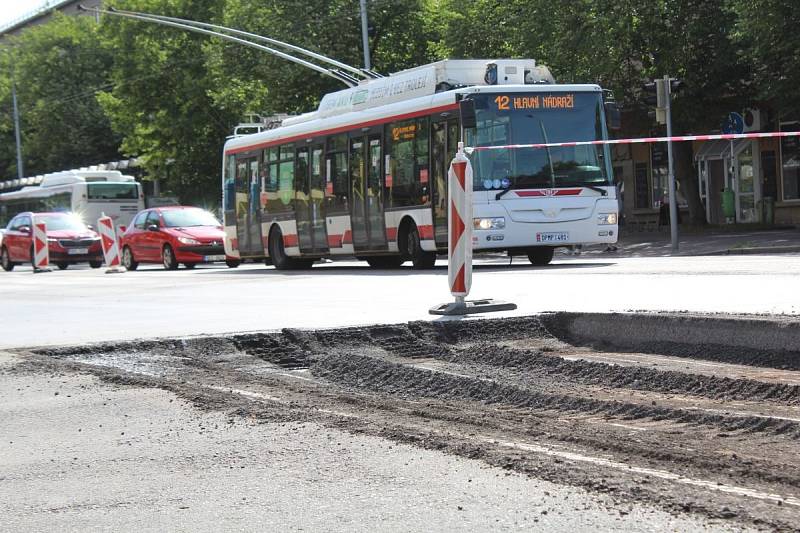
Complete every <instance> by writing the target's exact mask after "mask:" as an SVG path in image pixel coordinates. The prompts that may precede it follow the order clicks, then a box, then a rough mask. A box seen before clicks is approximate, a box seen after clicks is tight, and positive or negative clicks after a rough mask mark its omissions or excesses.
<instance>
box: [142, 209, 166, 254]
mask: <svg viewBox="0 0 800 533" xmlns="http://www.w3.org/2000/svg"><path fill="white" fill-rule="evenodd" d="M152 226H155V227H156V229H155V230H152V229H151V228H152ZM144 227H145V231H144V234H143V235H142V250H143V252H144V253H143V257H145V259H146V260H147V261H151V262H155V263H158V262H160V261H161V247H162V246H163V245H164V242H163V241H164V236H163V235H162V233H161V232H162V231H163V229H164V228H163V224H162V223H161V216H160V215H159V213H158V211H157V210H153V211H150V212H149V213H148V214H147V219H145V222H144Z"/></svg>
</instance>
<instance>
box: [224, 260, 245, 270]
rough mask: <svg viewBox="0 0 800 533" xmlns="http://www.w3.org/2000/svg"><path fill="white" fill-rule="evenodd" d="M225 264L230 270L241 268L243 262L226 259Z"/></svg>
mask: <svg viewBox="0 0 800 533" xmlns="http://www.w3.org/2000/svg"><path fill="white" fill-rule="evenodd" d="M225 264H226V265H228V268H239V265H240V264H241V261H238V260H236V259H226V260H225Z"/></svg>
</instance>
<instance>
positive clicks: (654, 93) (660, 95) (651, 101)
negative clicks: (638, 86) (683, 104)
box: [642, 79, 667, 124]
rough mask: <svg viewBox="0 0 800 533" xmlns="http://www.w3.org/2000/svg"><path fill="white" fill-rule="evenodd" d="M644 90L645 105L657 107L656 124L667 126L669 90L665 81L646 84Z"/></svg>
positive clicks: (660, 80)
mask: <svg viewBox="0 0 800 533" xmlns="http://www.w3.org/2000/svg"><path fill="white" fill-rule="evenodd" d="M642 88H643V89H644V91H645V98H644V101H645V103H646V104H647V105H651V106H655V108H656V122H658V123H659V124H666V122H667V90H666V83H665V81H664V80H663V79H656V80H654V81H652V82H650V83H645V84H644V85H643V86H642Z"/></svg>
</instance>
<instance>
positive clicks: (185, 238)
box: [178, 237, 200, 244]
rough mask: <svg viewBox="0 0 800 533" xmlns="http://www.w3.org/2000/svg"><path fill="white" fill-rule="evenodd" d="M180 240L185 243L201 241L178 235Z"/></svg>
mask: <svg viewBox="0 0 800 533" xmlns="http://www.w3.org/2000/svg"><path fill="white" fill-rule="evenodd" d="M178 240H179V241H181V243H183V244H200V241H198V240H196V239H192V238H191V237H178Z"/></svg>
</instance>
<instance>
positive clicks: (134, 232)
mask: <svg viewBox="0 0 800 533" xmlns="http://www.w3.org/2000/svg"><path fill="white" fill-rule="evenodd" d="M148 213H149V211H142V212H141V213H139V214H138V215H136V218H134V219H133V223H132V224H131V227H130V228H129V229H128V231H127V232H126V234H125V246H128V247H130V249H131V252H132V253H133V258H134V259H135V260H136V261H141V260H143V259H144V257H145V253H144V252H143V251H142V239H143V237H144V233H145V231H147V227H146V226H145V225H144V224H145V220H146V219H147V214H148Z"/></svg>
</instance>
